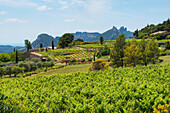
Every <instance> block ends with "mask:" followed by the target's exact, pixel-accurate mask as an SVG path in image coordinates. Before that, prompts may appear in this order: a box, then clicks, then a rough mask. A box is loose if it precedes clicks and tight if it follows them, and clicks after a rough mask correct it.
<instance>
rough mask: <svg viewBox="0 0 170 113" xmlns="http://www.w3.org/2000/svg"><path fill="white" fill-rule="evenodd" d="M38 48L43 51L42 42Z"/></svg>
mask: <svg viewBox="0 0 170 113" xmlns="http://www.w3.org/2000/svg"><path fill="white" fill-rule="evenodd" d="M40 49H41V51H43V50H44V48H43V44H42V43H40Z"/></svg>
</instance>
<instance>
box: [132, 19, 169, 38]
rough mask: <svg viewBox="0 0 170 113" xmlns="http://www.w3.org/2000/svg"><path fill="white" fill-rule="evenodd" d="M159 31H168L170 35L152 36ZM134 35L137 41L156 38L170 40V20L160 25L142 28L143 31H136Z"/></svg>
mask: <svg viewBox="0 0 170 113" xmlns="http://www.w3.org/2000/svg"><path fill="white" fill-rule="evenodd" d="M158 31H168V33H159V34H156V35H152V33H155V32H158ZM133 35H134V36H135V37H136V38H137V39H142V38H143V37H144V38H148V37H155V38H156V39H159V40H160V39H169V38H170V20H169V19H168V20H167V21H164V22H162V23H160V24H158V25H154V24H150V25H147V26H146V27H144V28H142V29H141V30H139V31H138V30H136V31H134V33H133Z"/></svg>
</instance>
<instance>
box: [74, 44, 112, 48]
mask: <svg viewBox="0 0 170 113" xmlns="http://www.w3.org/2000/svg"><path fill="white" fill-rule="evenodd" d="M105 45H106V46H108V47H112V46H113V45H109V44H105ZM76 46H77V47H81V48H89V49H91V48H93V49H98V48H102V47H104V45H101V44H86V45H76Z"/></svg>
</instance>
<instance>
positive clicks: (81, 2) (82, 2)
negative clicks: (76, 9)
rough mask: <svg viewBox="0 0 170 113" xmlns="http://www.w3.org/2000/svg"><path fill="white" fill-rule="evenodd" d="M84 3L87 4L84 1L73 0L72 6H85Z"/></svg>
mask: <svg viewBox="0 0 170 113" xmlns="http://www.w3.org/2000/svg"><path fill="white" fill-rule="evenodd" d="M84 3H85V1H83V0H72V2H71V5H74V4H84Z"/></svg>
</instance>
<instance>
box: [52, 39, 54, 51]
mask: <svg viewBox="0 0 170 113" xmlns="http://www.w3.org/2000/svg"><path fill="white" fill-rule="evenodd" d="M52 50H54V41H52Z"/></svg>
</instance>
